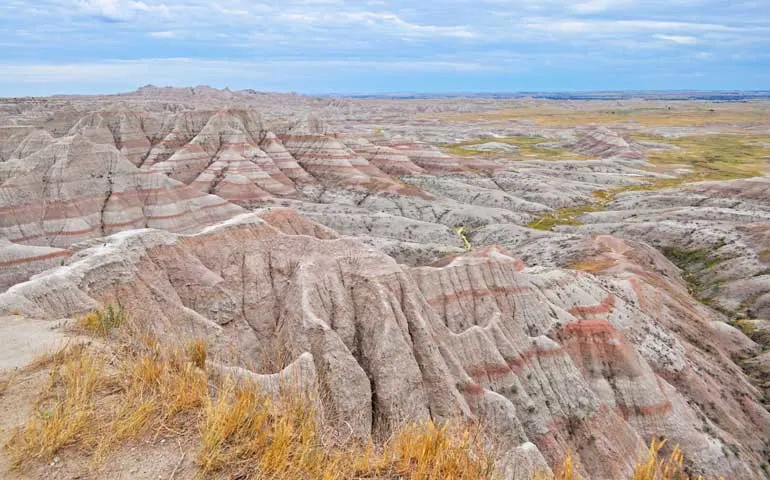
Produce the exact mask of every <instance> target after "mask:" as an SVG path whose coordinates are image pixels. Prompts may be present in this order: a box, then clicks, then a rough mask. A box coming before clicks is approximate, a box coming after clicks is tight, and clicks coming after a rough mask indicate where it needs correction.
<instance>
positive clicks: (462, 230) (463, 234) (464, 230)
mask: <svg viewBox="0 0 770 480" xmlns="http://www.w3.org/2000/svg"><path fill="white" fill-rule="evenodd" d="M454 230H455V232H457V235H459V236H460V239H462V241H463V246H464V247H465V250H466V251H469V250H470V249H472V248H473V245H471V241H470V240H468V227H466V226H463V225H461V226H458V227H455V228H454Z"/></svg>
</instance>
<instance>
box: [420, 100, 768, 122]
mask: <svg viewBox="0 0 770 480" xmlns="http://www.w3.org/2000/svg"><path fill="white" fill-rule="evenodd" d="M573 103H576V102H573ZM767 115H768V112H767V109H766V108H763V107H762V106H746V105H726V104H703V105H701V106H697V107H693V106H691V105H675V106H674V108H672V109H668V108H667V107H664V106H661V107H658V108H621V109H606V108H602V109H596V108H590V107H588V108H579V109H567V108H558V107H552V106H540V107H522V108H510V109H504V110H495V111H490V112H442V113H439V114H424V115H421V116H419V117H418V118H430V119H440V120H444V121H455V122H468V121H511V120H514V121H531V122H535V123H537V124H538V125H541V126H547V127H574V126H577V125H623V124H628V125H637V126H642V127H665V126H681V127H702V126H707V125H724V126H727V127H732V126H740V125H748V124H754V123H763V122H766V121H767Z"/></svg>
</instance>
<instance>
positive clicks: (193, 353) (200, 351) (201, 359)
mask: <svg viewBox="0 0 770 480" xmlns="http://www.w3.org/2000/svg"><path fill="white" fill-rule="evenodd" d="M187 356H188V357H189V358H190V361H191V362H192V363H193V365H195V366H196V367H198V368H200V369H201V370H204V369H205V368H206V357H207V356H208V345H207V344H206V341H205V340H203V339H202V338H196V339H195V340H193V341H192V342H190V343H189V344H188V345H187Z"/></svg>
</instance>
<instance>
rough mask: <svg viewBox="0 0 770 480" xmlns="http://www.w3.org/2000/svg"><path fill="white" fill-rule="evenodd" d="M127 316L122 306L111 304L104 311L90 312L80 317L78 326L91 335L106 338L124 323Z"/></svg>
mask: <svg viewBox="0 0 770 480" xmlns="http://www.w3.org/2000/svg"><path fill="white" fill-rule="evenodd" d="M126 320H127V314H126V310H125V309H124V308H123V306H122V305H120V304H118V306H117V307H115V306H113V305H112V304H110V305H107V307H106V308H104V309H98V310H91V311H90V312H88V313H87V314H86V315H85V316H83V317H81V318H80V320H79V321H78V325H79V326H80V327H81V328H82V329H83V330H85V331H86V332H88V333H90V334H92V335H100V336H107V335H108V334H109V333H110V332H111V331H112V330H113V329H115V328H118V327H120V326H121V325H123V324H124V323H126Z"/></svg>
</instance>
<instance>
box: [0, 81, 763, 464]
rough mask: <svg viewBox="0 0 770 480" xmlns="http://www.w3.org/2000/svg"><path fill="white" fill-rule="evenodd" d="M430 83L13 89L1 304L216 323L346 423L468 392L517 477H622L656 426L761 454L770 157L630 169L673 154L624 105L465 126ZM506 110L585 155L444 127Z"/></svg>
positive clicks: (728, 455)
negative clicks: (320, 88) (382, 88)
mask: <svg viewBox="0 0 770 480" xmlns="http://www.w3.org/2000/svg"><path fill="white" fill-rule="evenodd" d="M463 101H464V102H469V103H470V104H471V105H475V107H474V108H477V109H478V110H479V112H481V113H483V112H485V111H486V110H487V109H490V108H492V107H491V103H489V101H488V100H483V99H482V100H479V101H478V104H473V103H471V102H472V101H470V100H463ZM421 102H422V103H421V104H420V103H416V102H415V103H408V102H401V101H398V100H389V101H384V100H371V101H365V100H360V101H358V100H345V99H335V100H317V99H310V98H305V97H300V96H294V95H271V94H259V93H256V92H230V91H218V90H215V89H207V88H198V89H193V90H187V89H182V90H178V89H156V88H151V87H148V88H144V89H141V90H140V91H138V92H135V93H133V94H126V95H122V96H117V97H86V98H79V99H66V98H59V99H48V100H44V99H37V100H29V99H19V100H6V101H5V103H4V105H3V107H4V108H3V109H0V112H3V113H2V114H0V121H1V122H2V125H3V126H2V127H0V155H2V156H1V157H0V160H1V161H0V236H1V237H2V240H1V241H0V266H2V272H1V274H0V316H1V315H14V316H16V317H14V318H16V319H17V320H15V321H22V320H23V319H29V321H30V322H32V321H38V322H39V321H40V320H46V321H51V322H53V321H55V320H58V319H62V318H71V317H75V316H78V315H81V314H83V313H85V312H87V311H88V310H89V309H92V308H94V307H97V306H98V305H100V304H106V303H114V302H118V301H119V302H120V303H122V304H123V305H124V306H125V307H126V308H127V309H129V310H130V311H132V312H133V313H134V316H135V318H136V319H137V321H139V322H140V323H141V324H142V325H143V326H144V327H146V328H149V329H152V330H153V331H155V332H156V334H157V335H158V336H159V337H160V338H161V339H162V340H164V341H167V342H175V341H180V340H181V339H188V338H194V337H204V338H206V339H207V340H208V341H209V342H210V344H211V346H212V352H211V357H212V359H211V360H210V362H211V363H212V366H215V367H216V368H220V369H223V370H225V371H229V372H238V374H240V375H247V376H256V377H258V378H262V379H268V378H269V379H272V380H270V381H272V382H274V381H276V380H275V379H276V378H277V377H270V376H269V375H270V374H275V373H277V371H278V369H279V368H280V367H277V366H275V365H272V364H271V363H270V362H266V361H265V359H266V358H275V356H276V355H277V354H278V353H277V352H279V351H280V352H283V354H284V355H285V356H286V357H287V360H288V361H289V363H290V367H289V368H290V370H289V371H291V372H294V374H293V375H294V376H295V377H298V378H301V379H302V381H304V382H305V383H306V385H307V386H308V387H309V388H311V389H314V390H315V391H317V392H318V393H319V396H320V397H321V398H323V399H324V405H323V408H324V414H325V416H326V417H327V418H329V419H330V421H331V422H332V423H333V424H334V425H336V426H337V427H338V428H340V429H350V431H351V434H352V435H354V436H356V437H361V438H364V437H367V436H369V435H371V434H374V435H375V436H379V435H387V434H388V432H390V431H391V430H392V429H393V427H394V426H395V425H397V424H398V423H399V422H401V421H403V420H405V419H406V420H420V419H428V418H433V419H437V420H442V419H450V418H454V417H458V416H460V417H471V418H479V419H481V420H482V421H483V422H485V424H487V425H488V426H489V428H490V432H493V433H494V438H495V442H496V443H497V446H498V447H499V449H500V451H501V452H502V453H501V456H502V458H503V460H502V463H501V470H502V471H503V473H504V474H505V475H506V476H507V477H508V478H527V477H528V476H529V475H530V474H531V473H532V472H533V471H534V469H536V468H539V467H541V466H543V465H545V464H547V465H555V464H557V463H559V462H560V461H561V460H562V459H563V458H564V456H565V455H566V454H567V453H568V452H572V453H573V454H574V457H575V460H576V462H577V463H578V465H579V468H580V469H581V471H582V472H583V473H584V474H586V475H587V476H589V477H590V478H618V477H620V476H623V475H626V474H628V473H629V472H630V471H631V469H632V467H633V464H634V462H635V461H636V459H637V458H638V456H639V455H641V454H643V452H644V451H645V446H646V445H647V444H648V443H649V441H650V440H651V439H652V438H657V437H665V438H667V439H669V441H670V442H671V444H679V445H681V447H682V448H683V450H684V452H685V455H686V458H687V462H688V466H689V467H690V468H691V469H692V471H693V472H703V473H707V474H709V475H711V476H724V477H726V478H746V479H754V478H767V476H768V473H767V472H766V471H765V470H763V467H762V466H763V464H764V463H765V462H766V460H767V458H768V454H769V453H770V413H769V412H768V410H767V409H766V405H763V404H762V395H763V393H762V391H761V390H760V386H758V385H757V378H756V377H749V376H747V375H746V374H745V373H744V371H743V370H742V368H741V366H740V365H739V363H738V359H740V358H744V359H745V358H750V357H755V358H754V360H751V362H755V363H757V364H758V365H759V366H760V367H761V368H765V366H766V365H767V363H766V362H767V361H766V359H765V360H763V356H762V355H761V353H762V347H761V346H760V345H758V344H757V343H755V342H754V341H752V340H751V339H749V338H748V337H746V336H745V335H744V334H743V333H742V332H741V331H739V330H738V329H736V328H735V327H733V326H731V325H730V324H728V323H727V320H728V315H735V314H738V313H742V314H744V315H746V316H749V317H753V318H754V317H756V318H765V319H767V318H768V317H769V316H770V274H768V268H770V256H769V255H768V252H769V251H770V250H768V249H769V248H770V228H769V227H768V225H770V197H768V195H767V194H768V192H770V183H768V179H767V177H759V178H752V179H747V180H732V181H719V182H705V183H691V184H685V185H683V186H679V187H672V188H669V189H656V190H645V189H636V188H637V187H641V186H644V185H647V184H649V182H650V181H654V180H656V179H657V180H669V179H674V178H675V177H676V172H672V171H656V170H654V169H651V168H650V166H651V165H650V164H649V163H648V162H647V161H646V155H647V153H648V151H649V149H650V148H659V147H658V146H656V145H650V144H645V143H643V142H639V141H635V140H634V139H633V138H632V137H631V136H630V135H627V134H624V130H623V129H620V128H614V129H613V128H607V127H601V128H594V127H591V128H585V127H581V128H566V129H560V130H559V129H554V128H551V127H548V128H546V127H543V128H542V129H539V130H537V131H535V130H536V127H533V126H532V125H530V124H527V123H516V124H510V125H507V126H503V125H500V124H496V123H494V122H469V124H468V128H464V129H462V131H463V133H462V134H457V135H456V136H454V137H453V135H454V132H457V131H458V127H457V125H454V124H451V122H450V123H449V124H448V125H441V124H439V123H435V122H432V121H430V120H426V119H420V118H419V115H424V114H425V112H441V111H443V110H445V109H449V108H451V107H452V105H453V104H452V103H451V101H446V100H442V101H434V102H431V101H427V100H425V101H421ZM455 102H460V100H455ZM234 105H237V107H235V106H234ZM420 105H422V106H420ZM426 105H427V107H426ZM11 106H12V107H13V108H11ZM428 107H430V108H428ZM420 109H422V110H420ZM309 113H313V115H319V116H320V117H321V118H324V119H325V121H326V124H324V125H323V128H320V127H318V121H317V118H318V117H315V116H310V117H308V114H309ZM308 118H310V121H308V120H307V119H308ZM375 125H379V127H374V126H375ZM505 129H507V130H505ZM319 130H320V131H323V132H324V133H318V132H319ZM383 130H384V131H383ZM503 130H504V131H503ZM490 133H491V134H494V135H495V136H504V135H507V136H513V135H530V136H531V135H541V136H545V137H547V138H548V139H549V141H552V142H554V143H558V144H559V145H560V146H561V148H565V149H567V150H569V151H570V152H575V153H576V154H580V155H582V156H583V157H588V158H589V159H588V160H580V161H576V160H574V161H573V160H563V161H556V162H549V161H544V160H538V159H526V160H522V159H511V158H510V155H514V156H515V155H517V154H518V153H517V149H507V148H506V149H499V148H497V147H495V148H492V147H484V148H482V150H484V151H483V152H481V154H480V155H473V156H455V155H451V154H449V153H446V152H445V151H442V150H441V149H440V148H439V145H440V144H443V143H450V142H451V141H453V140H464V139H467V138H472V137H473V136H475V137H476V138H489V137H490ZM492 144H493V142H487V143H483V142H482V143H481V145H482V146H484V145H487V146H489V145H492ZM612 189H620V190H622V189H626V190H628V191H622V192H621V193H618V194H617V195H615V196H614V198H612V199H611V200H610V201H608V202H607V203H606V205H605V206H604V208H603V209H602V210H601V211H599V210H598V209H594V211H593V212H591V211H590V210H587V212H589V213H585V214H584V215H582V216H581V220H582V222H583V224H582V225H572V226H558V227H556V228H555V231H541V230H533V229H531V228H527V227H526V225H527V224H530V223H531V222H533V220H536V219H537V218H540V217H542V216H543V215H548V214H556V213H558V212H559V209H563V208H565V207H567V208H575V207H578V206H581V205H585V204H587V203H590V202H592V201H594V200H595V192H596V191H597V190H601V191H607V190H612ZM635 189H636V190H635ZM620 190H618V191H620ZM693 251H704V253H703V254H702V255H701V254H698V255H693V254H692V252H693ZM681 252H688V254H687V255H684V254H681ZM665 255H668V256H669V258H666V256H665ZM671 260H674V262H675V263H677V264H678V265H676V264H675V263H672V261H671ZM717 260H719V261H717ZM680 267H681V268H680ZM682 269H684V270H682ZM694 282H697V284H698V285H700V286H701V287H702V288H700V289H699V290H698V291H695V289H694V288H693V284H694ZM693 294H695V295H697V297H698V298H696V297H695V296H694V295H693ZM699 299H700V300H704V299H705V300H707V301H708V300H709V299H710V301H709V302H708V305H706V304H704V303H702V302H701V301H699ZM712 307H713V308H712ZM2 318H5V317H2ZM765 356H766V354H765ZM756 371H759V370H756ZM264 381H265V382H267V381H268V380H264ZM752 382H753V383H752Z"/></svg>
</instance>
